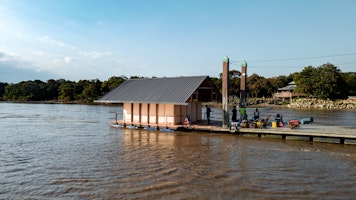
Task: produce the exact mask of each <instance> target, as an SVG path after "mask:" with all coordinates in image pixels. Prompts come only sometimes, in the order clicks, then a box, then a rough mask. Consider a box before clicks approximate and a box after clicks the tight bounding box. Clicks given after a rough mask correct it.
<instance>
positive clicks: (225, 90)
mask: <svg viewBox="0 0 356 200" xmlns="http://www.w3.org/2000/svg"><path fill="white" fill-rule="evenodd" d="M222 110H223V127H224V128H227V127H228V126H229V57H227V56H225V57H224V60H223V73H222Z"/></svg>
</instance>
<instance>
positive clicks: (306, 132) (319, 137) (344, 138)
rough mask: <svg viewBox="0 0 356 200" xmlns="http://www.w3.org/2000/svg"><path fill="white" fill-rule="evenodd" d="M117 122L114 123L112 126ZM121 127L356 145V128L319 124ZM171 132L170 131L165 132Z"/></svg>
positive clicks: (129, 125) (139, 124) (144, 125)
mask: <svg viewBox="0 0 356 200" xmlns="http://www.w3.org/2000/svg"><path fill="white" fill-rule="evenodd" d="M114 123H115V124H116V122H112V124H114ZM117 124H119V125H120V127H130V128H147V127H150V128H151V129H147V130H172V132H173V131H187V132H190V131H199V132H211V133H228V134H237V135H252V136H256V137H259V138H262V137H271V138H281V139H283V140H285V139H296V140H307V141H310V142H332V143H339V144H353V145H356V127H351V126H325V125H317V124H301V125H300V126H299V128H295V129H291V128H289V127H288V126H285V127H277V128H272V127H271V126H267V128H263V129H261V128H239V129H238V130H237V131H231V130H230V128H229V127H227V128H224V127H222V124H221V122H219V121H212V122H211V124H210V125H209V124H207V123H206V122H198V123H194V124H190V125H152V124H150V125H148V124H142V123H137V124H131V123H130V124H125V126H124V123H123V121H118V122H117ZM164 132H169V131H164Z"/></svg>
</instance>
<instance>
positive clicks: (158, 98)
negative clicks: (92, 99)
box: [96, 76, 210, 105]
mask: <svg viewBox="0 0 356 200" xmlns="http://www.w3.org/2000/svg"><path fill="white" fill-rule="evenodd" d="M206 79H209V77H208V76H191V77H173V78H151V79H129V80H126V81H125V82H123V83H121V84H120V85H119V86H118V87H117V88H115V89H114V90H112V91H111V92H109V93H108V94H106V95H105V96H103V97H102V98H100V99H99V100H98V101H96V102H99V103H124V102H130V103H160V104H176V105H186V104H187V101H188V99H189V98H190V97H191V96H192V95H193V93H194V92H195V91H196V90H197V89H198V88H199V86H200V85H201V84H202V83H203V82H204V81H205V80H206ZM209 80H210V79H209Z"/></svg>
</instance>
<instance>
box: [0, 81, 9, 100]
mask: <svg viewBox="0 0 356 200" xmlns="http://www.w3.org/2000/svg"><path fill="white" fill-rule="evenodd" d="M7 85H8V84H7V83H1V82H0V100H1V99H2V96H3V95H4V94H5V87H6V86H7Z"/></svg>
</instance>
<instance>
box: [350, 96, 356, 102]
mask: <svg viewBox="0 0 356 200" xmlns="http://www.w3.org/2000/svg"><path fill="white" fill-rule="evenodd" d="M348 100H352V101H356V96H349V98H348Z"/></svg>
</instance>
